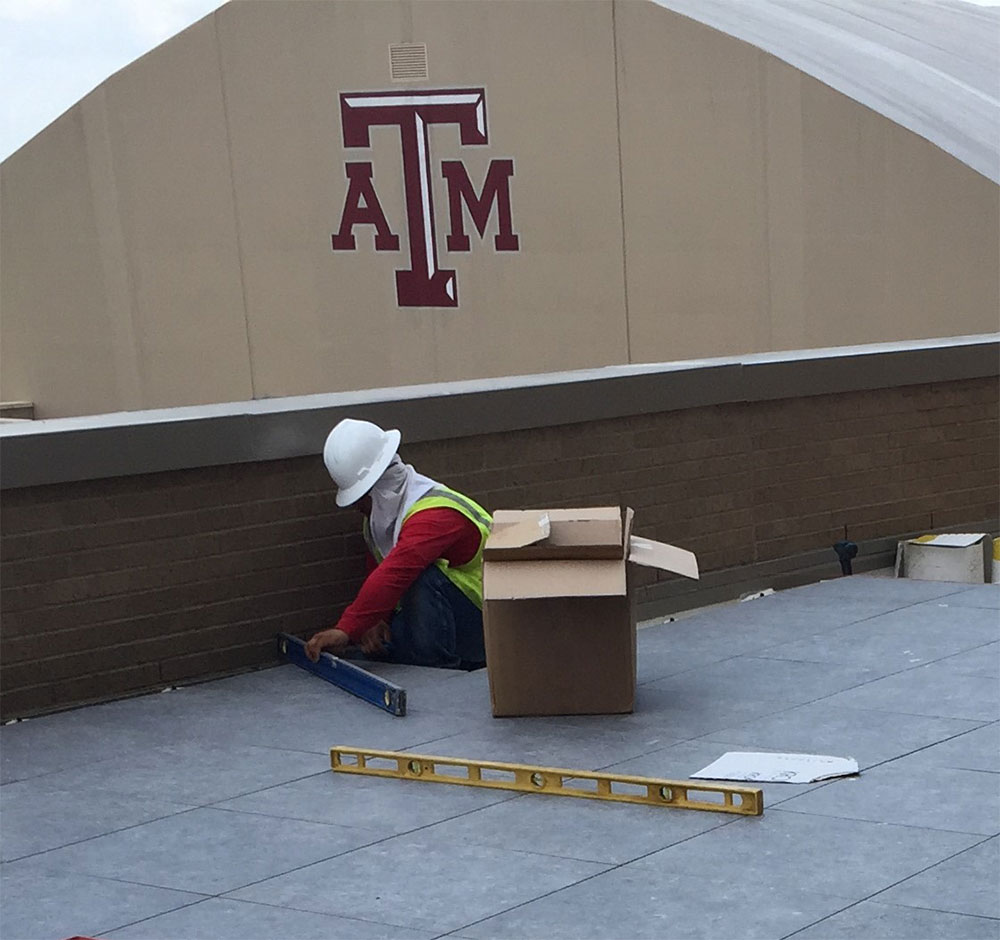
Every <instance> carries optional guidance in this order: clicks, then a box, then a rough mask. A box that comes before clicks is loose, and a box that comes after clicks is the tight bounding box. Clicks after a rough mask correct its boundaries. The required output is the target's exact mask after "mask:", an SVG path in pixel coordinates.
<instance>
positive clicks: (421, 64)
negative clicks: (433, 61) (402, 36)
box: [389, 42, 427, 82]
mask: <svg viewBox="0 0 1000 940" xmlns="http://www.w3.org/2000/svg"><path fill="white" fill-rule="evenodd" d="M389 74H390V75H391V76H392V80H393V81H394V82H418V81H420V80H421V79H423V78H427V46H426V44H425V43H422V42H421V43H416V42H407V43H397V44H395V45H391V46H389Z"/></svg>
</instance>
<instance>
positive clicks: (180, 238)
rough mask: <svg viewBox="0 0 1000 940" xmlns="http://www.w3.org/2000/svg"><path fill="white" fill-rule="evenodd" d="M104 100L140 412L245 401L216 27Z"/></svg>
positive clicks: (191, 32) (202, 29) (166, 50)
mask: <svg viewBox="0 0 1000 940" xmlns="http://www.w3.org/2000/svg"><path fill="white" fill-rule="evenodd" d="M103 89H104V94H105V100H106V106H107V114H108V117H107V133H108V137H109V140H110V153H111V160H112V164H113V175H114V186H115V193H116V197H117V214H118V218H119V224H120V226H121V237H122V244H123V245H124V248H125V252H126V264H127V268H128V276H129V280H130V293H131V305H130V310H129V311H128V313H129V316H130V318H131V325H130V327H129V328H128V329H127V330H125V329H123V330H122V334H123V336H124V335H125V334H129V335H131V337H132V340H131V341H132V342H133V343H134V346H135V348H136V350H137V354H138V357H139V361H140V366H139V372H140V382H141V386H142V390H141V395H142V400H143V405H144V406H145V407H164V406H171V405H184V404H194V403H200V402H213V401H233V400H241V399H242V400H245V399H248V398H252V397H253V389H252V385H251V381H250V368H249V354H248V348H247V338H246V324H245V318H244V314H243V296H242V287H241V283H240V269H239V252H238V244H237V235H236V223H235V211H234V204H233V192H232V182H231V179H230V167H229V153H228V141H227V135H226V119H225V112H224V103H223V97H222V88H221V79H220V70H219V60H218V54H217V45H216V37H215V29H214V20H213V19H212V18H211V17H209V18H207V19H205V20H203V21H201V22H200V23H198V24H196V25H195V26H193V27H191V28H190V29H188V30H185V31H184V32H183V33H181V34H179V35H178V36H176V37H174V38H173V39H172V40H170V41H168V42H167V43H165V44H163V45H162V46H159V47H158V48H157V49H155V50H154V51H153V52H151V53H150V54H149V55H147V56H144V57H143V58H141V59H139V60H138V61H136V62H134V63H133V64H132V65H130V66H129V67H128V68H127V69H125V70H124V71H122V72H120V73H118V74H117V75H116V76H114V77H112V78H111V79H110V80H109V81H108V82H107V83H106V84H105V85H104V86H103Z"/></svg>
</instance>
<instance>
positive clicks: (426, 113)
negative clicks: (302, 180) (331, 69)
mask: <svg viewBox="0 0 1000 940" xmlns="http://www.w3.org/2000/svg"><path fill="white" fill-rule="evenodd" d="M340 120H341V126H342V129H343V132H344V146H345V147H370V146H371V139H370V131H371V128H372V127H376V126H381V125H392V126H395V127H398V128H399V137H400V145H401V147H402V157H403V190H404V192H405V196H406V223H407V231H408V235H409V244H410V267H409V268H408V269H406V270H397V271H396V301H397V303H398V304H399V306H401V307H457V306H458V281H457V278H456V275H455V272H454V271H448V270H445V269H442V268H440V267H438V257H437V236H436V231H435V221H434V200H433V196H432V191H431V154H430V139H429V135H428V128H429V127H430V125H431V124H457V125H458V128H459V139H460V140H461V143H462V144H463V145H465V146H471V145H483V144H486V143H488V142H489V139H488V136H487V132H486V92H485V90H484V89H482V88H471V89H458V90H451V91H411V92H409V93H406V94H400V93H399V92H394V91H388V92H386V91H383V92H358V93H353V94H343V95H341V96H340ZM346 172H347V180H348V189H347V196H346V198H345V200H344V211H343V213H342V214H341V218H340V228H339V230H338V231H337V233H336V234H335V235H334V236H333V242H332V244H333V250H334V251H353V250H355V249H356V247H357V242H356V239H355V237H354V227H355V226H356V225H371V226H373V227H374V229H375V250H376V251H398V250H399V236H398V235H396V234H395V233H394V232H393V231H392V229H391V228H390V226H389V222H388V220H387V219H386V216H385V212H384V211H383V209H382V205H381V203H380V202H379V198H378V195H377V194H376V192H375V184H374V181H373V179H372V175H373V169H372V164H371V163H370V162H354V163H348V164H347V165H346ZM442 175H443V177H444V179H445V183H446V184H447V187H448V203H449V207H448V208H449V221H450V223H451V232H450V234H449V236H448V239H447V245H448V249H449V250H450V251H468V250H469V238H468V236H467V235H466V234H465V226H464V220H463V215H462V205H463V203H464V205H465V208H466V209H467V210H468V211H469V215H470V216H471V218H472V222H473V225H475V227H476V231H477V232H478V233H479V235H480V237H485V235H486V226H487V224H488V222H489V217H490V214H491V212H492V210H493V207H494V206H496V208H497V228H498V233H497V235H496V237H495V238H494V248H495V250H496V251H517V250H518V248H519V242H518V237H517V235H516V234H515V233H514V231H513V228H512V223H511V209H510V178H511V177H512V176H513V175H514V161H513V160H493V161H491V162H490V166H489V170H488V171H487V174H486V179H485V181H484V182H483V186H482V190H481V192H480V194H479V195H478V196H477V195H476V192H475V188H474V186H473V184H472V182H471V180H470V179H469V174H468V172H467V171H466V169H465V165H464V164H463V163H462V162H461V161H460V160H447V161H444V162H443V163H442Z"/></svg>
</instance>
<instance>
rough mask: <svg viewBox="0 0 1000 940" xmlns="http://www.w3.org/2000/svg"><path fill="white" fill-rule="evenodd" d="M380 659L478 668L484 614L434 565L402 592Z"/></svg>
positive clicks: (482, 655)
mask: <svg viewBox="0 0 1000 940" xmlns="http://www.w3.org/2000/svg"><path fill="white" fill-rule="evenodd" d="M389 631H390V634H391V639H390V641H389V643H388V644H386V647H385V652H384V653H383V654H382V655H381V656H379V657H378V658H379V659H382V660H385V661H388V662H392V663H406V664H409V665H411V666H438V667H440V668H442V669H470V670H471V669H481V668H482V667H483V666H485V665H486V650H485V647H484V645H483V612H482V611H481V610H480V609H479V608H478V607H476V605H475V604H473V603H472V601H470V600H469V599H468V598H467V597H466V596H465V595H464V594H463V593H462V592H461V591H460V590H459V589H458V588H457V587H455V585H454V584H452V583H451V581H449V580H448V578H447V576H446V575H445V574H444V573H443V572H442V571H441V569H440V568H438V567H437V566H436V565H430V566H429V567H428V568H425V569H424V572H423V574H421V575H420V577H419V578H417V580H416V581H414V583H413V585H412V586H411V587H410V589H409V590H408V591H407V592H406V594H404V595H403V600H402V602H401V603H400V609H399V610H397V611H396V613H395V614H394V615H393V618H392V622H391V623H390V624H389Z"/></svg>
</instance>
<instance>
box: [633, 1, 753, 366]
mask: <svg viewBox="0 0 1000 940" xmlns="http://www.w3.org/2000/svg"><path fill="white" fill-rule="evenodd" d="M615 18H616V33H617V44H618V56H619V59H618V69H619V72H618V82H619V96H620V107H621V141H622V176H623V184H624V207H625V239H626V262H627V271H628V309H629V333H630V339H631V359H632V361H633V362H650V361H657V360H669V359H681V358H685V357H689V356H702V355H723V354H726V353H731V352H746V351H756V350H760V349H765V348H767V346H768V339H769V326H768V282H767V240H766V199H767V193H766V186H765V172H764V166H763V159H762V153H763V150H762V138H763V128H762V123H763V119H762V108H761V96H760V90H759V86H760V80H761V59H762V54H761V53H760V52H758V51H757V50H755V49H753V48H752V47H750V46H748V45H745V44H743V43H740V42H737V41H735V40H733V39H731V38H729V37H727V36H724V35H722V34H721V33H717V32H715V31H714V30H711V29H709V28H707V27H705V26H702V25H700V24H698V23H695V22H693V21H691V20H687V19H685V18H684V17H681V16H678V15H676V14H674V13H671V12H669V11H667V10H663V9H661V8H659V7H657V6H655V5H654V4H651V3H634V2H624V3H621V2H620V3H617V4H616V6H615Z"/></svg>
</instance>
